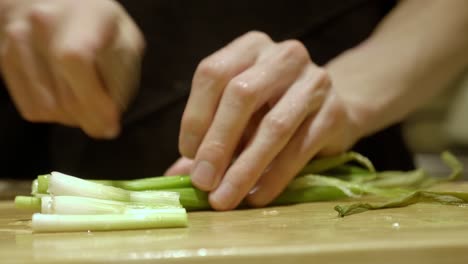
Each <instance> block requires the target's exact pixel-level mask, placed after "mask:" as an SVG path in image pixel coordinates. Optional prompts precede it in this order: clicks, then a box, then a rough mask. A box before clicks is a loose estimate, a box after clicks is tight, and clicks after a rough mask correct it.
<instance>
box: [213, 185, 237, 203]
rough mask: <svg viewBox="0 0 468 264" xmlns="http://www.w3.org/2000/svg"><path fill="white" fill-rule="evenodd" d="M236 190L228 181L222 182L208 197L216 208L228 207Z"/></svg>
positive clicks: (233, 199) (234, 196)
mask: <svg viewBox="0 0 468 264" xmlns="http://www.w3.org/2000/svg"><path fill="white" fill-rule="evenodd" d="M237 194H238V190H237V189H235V188H234V187H233V185H232V184H230V183H223V184H221V186H219V188H218V189H216V191H214V192H213V194H212V195H211V197H210V200H211V201H212V202H213V203H214V204H215V208H216V209H230V208H231V206H232V204H233V203H234V201H235V199H236V196H237Z"/></svg>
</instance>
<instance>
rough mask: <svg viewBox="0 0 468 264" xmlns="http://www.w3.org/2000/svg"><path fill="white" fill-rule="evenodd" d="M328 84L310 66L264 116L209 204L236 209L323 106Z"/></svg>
mask: <svg viewBox="0 0 468 264" xmlns="http://www.w3.org/2000/svg"><path fill="white" fill-rule="evenodd" d="M328 87H329V82H328V76H327V74H326V73H325V72H324V71H323V70H322V69H319V68H317V67H316V66H312V65H311V66H309V67H307V70H306V71H304V74H303V75H302V76H301V77H300V78H299V79H298V80H297V81H296V82H295V83H294V84H293V85H292V86H291V88H290V89H289V90H288V91H287V92H286V94H285V95H284V96H283V97H282V98H281V99H280V100H279V102H278V103H277V105H276V106H275V107H274V108H273V109H272V110H271V111H270V112H269V113H268V114H267V115H266V116H265V117H264V118H263V120H262V122H261V123H260V126H259V128H258V131H257V133H256V134H255V136H254V137H253V139H252V141H251V142H250V144H249V147H248V148H246V150H245V151H244V152H243V153H242V154H241V155H240V156H239V157H238V159H237V160H236V161H235V162H234V164H232V165H231V167H230V168H229V170H228V171H227V172H226V175H225V176H224V178H223V180H222V182H221V184H220V186H219V188H218V189H216V190H215V191H214V192H213V193H211V194H210V204H211V205H212V206H213V207H214V208H215V209H218V210H228V209H233V208H235V207H236V206H237V205H238V204H239V203H240V201H241V200H242V199H243V198H244V197H245V196H246V195H247V194H248V192H249V191H250V190H251V189H252V187H253V186H254V184H255V183H256V182H257V180H258V179H259V178H260V176H261V175H262V173H263V172H264V171H265V170H266V168H267V167H268V165H269V164H270V163H271V162H272V161H273V160H274V158H275V157H276V156H277V155H278V153H279V152H280V151H281V150H282V149H283V148H284V146H285V145H286V144H287V143H288V142H289V140H290V139H291V137H292V136H293V135H294V134H295V132H296V130H297V128H298V127H299V126H300V125H301V123H302V122H303V121H304V120H305V119H306V117H307V116H309V115H310V114H311V113H312V112H315V111H316V110H317V109H318V108H319V107H320V105H321V104H322V102H323V100H324V98H325V94H326V93H327V91H328Z"/></svg>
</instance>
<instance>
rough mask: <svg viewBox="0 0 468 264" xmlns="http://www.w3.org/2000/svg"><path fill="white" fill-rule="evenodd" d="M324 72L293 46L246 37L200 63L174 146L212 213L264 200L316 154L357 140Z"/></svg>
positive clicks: (356, 132)
mask: <svg viewBox="0 0 468 264" xmlns="http://www.w3.org/2000/svg"><path fill="white" fill-rule="evenodd" d="M359 134H360V133H359V127H358V126H357V125H356V123H355V122H354V120H353V111H352V109H347V108H346V105H345V104H344V100H343V98H341V97H340V94H338V93H337V90H336V89H334V87H333V86H332V85H331V81H330V77H329V75H328V73H327V71H326V70H325V69H324V68H321V67H318V66H317V65H315V64H314V63H313V62H312V61H311V59H310V57H309V55H308V52H307V50H306V48H305V47H304V46H303V45H302V44H301V43H300V42H299V41H296V40H288V41H284V42H280V43H275V42H273V41H272V40H271V39H270V38H269V37H268V36H267V35H265V34H263V33H259V32H250V33H248V34H246V35H244V36H242V37H240V38H238V39H236V40H235V41H233V42H232V43H231V44H229V45H228V46H226V47H225V48H223V49H221V50H219V51H218V52H216V53H214V54H213V55H211V56H209V57H208V58H206V59H204V60H203V61H202V62H201V63H200V64H199V66H198V68H197V70H196V72H195V75H194V77H193V83H192V90H191V94H190V97H189V100H188V103H187V106H186V109H185V112H184V115H183V118H182V124H181V132H180V141H179V148H180V152H181V153H182V155H183V156H185V157H187V158H191V159H194V168H193V170H192V181H193V183H194V185H195V186H197V187H198V188H200V189H202V190H205V191H211V193H210V196H209V199H210V203H211V205H212V207H213V208H215V209H217V210H229V209H233V208H235V207H236V206H237V205H238V204H239V203H240V202H241V201H242V200H243V199H244V198H247V199H246V200H247V202H249V203H250V204H251V205H253V206H264V205H266V204H268V203H269V202H271V201H272V200H273V199H274V198H275V197H276V196H277V195H279V194H280V193H281V191H282V190H283V189H284V188H285V187H286V186H287V184H288V183H289V182H290V181H291V180H292V178H293V177H294V176H295V175H296V174H297V173H298V172H299V171H300V170H301V169H302V167H303V166H304V165H305V164H306V163H307V162H308V161H309V160H310V159H311V158H313V157H314V156H316V155H329V154H335V153H338V152H342V151H344V150H346V149H347V148H349V147H350V146H351V145H352V144H353V143H354V142H355V141H356V140H357V138H358V137H359Z"/></svg>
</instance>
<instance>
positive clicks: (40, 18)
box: [28, 2, 80, 127]
mask: <svg viewBox="0 0 468 264" xmlns="http://www.w3.org/2000/svg"><path fill="white" fill-rule="evenodd" d="M60 14H61V12H60V10H59V9H58V8H57V6H54V5H51V4H47V3H42V2H40V3H37V4H35V5H34V6H33V7H32V8H31V9H30V12H29V14H28V19H29V22H30V23H31V24H32V25H34V26H33V27H32V38H33V39H32V45H33V46H34V49H35V53H36V55H37V56H38V57H39V58H41V59H40V61H41V63H42V66H41V68H42V69H43V70H44V71H45V72H46V74H47V76H48V78H49V80H50V83H52V84H53V85H52V86H51V87H49V90H50V91H51V93H53V94H54V98H55V100H56V108H57V112H59V113H60V116H61V119H62V121H61V122H60V123H62V124H64V125H67V126H72V127H76V126H78V125H79V121H78V119H77V117H79V116H80V115H79V112H78V111H75V109H76V107H71V106H73V105H74V104H75V102H76V101H77V100H76V98H75V97H74V95H73V94H72V93H71V91H70V87H68V86H67V85H66V83H65V81H64V80H62V79H61V78H60V77H59V74H58V72H59V71H58V69H57V67H56V64H54V63H51V62H52V61H53V57H52V54H51V46H52V40H53V38H54V34H55V33H56V30H57V25H58V24H59V21H60Z"/></svg>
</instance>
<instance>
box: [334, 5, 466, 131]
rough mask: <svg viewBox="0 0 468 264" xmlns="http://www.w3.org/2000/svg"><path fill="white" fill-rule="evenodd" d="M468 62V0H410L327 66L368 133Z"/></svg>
mask: <svg viewBox="0 0 468 264" xmlns="http://www.w3.org/2000/svg"><path fill="white" fill-rule="evenodd" d="M467 64H468V1H465V0H449V1H443V0H431V1H422V0H407V1H402V2H401V3H400V4H399V5H398V6H397V7H396V8H395V10H394V11H392V13H391V14H390V15H389V16H388V17H387V18H386V19H385V20H384V21H383V22H382V23H381V24H380V25H379V26H378V28H377V29H376V30H375V32H374V34H373V35H372V36H371V37H370V38H369V39H368V40H367V41H365V42H364V43H363V44H362V45H360V46H358V47H356V48H354V49H352V50H349V51H348V52H345V53H344V54H343V55H341V56H339V57H337V58H336V59H334V60H333V61H332V62H330V63H329V65H327V68H328V70H329V72H330V74H331V77H332V80H333V83H334V87H335V89H337V91H338V94H339V95H340V96H342V98H343V99H344V101H345V102H344V103H345V104H346V105H348V106H349V108H350V109H351V110H350V112H351V115H352V118H353V119H354V120H355V121H356V123H357V124H358V126H359V127H360V128H361V129H362V131H360V134H361V136H364V135H367V134H371V133H373V132H375V131H377V130H379V129H382V128H384V127H386V126H388V125H390V124H392V123H394V122H397V121H400V120H402V119H403V118H404V117H405V116H406V115H407V114H408V113H410V112H411V111H413V110H415V109H416V108H417V107H419V106H420V105H421V104H423V103H425V102H427V101H428V100H429V99H430V98H431V97H432V96H433V95H434V94H436V93H437V92H439V91H440V90H441V89H443V88H445V87H447V86H448V85H449V83H450V82H451V81H453V80H454V79H455V78H456V77H457V75H459V74H460V73H461V72H462V71H463V69H464V68H465V67H466V65H467Z"/></svg>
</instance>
